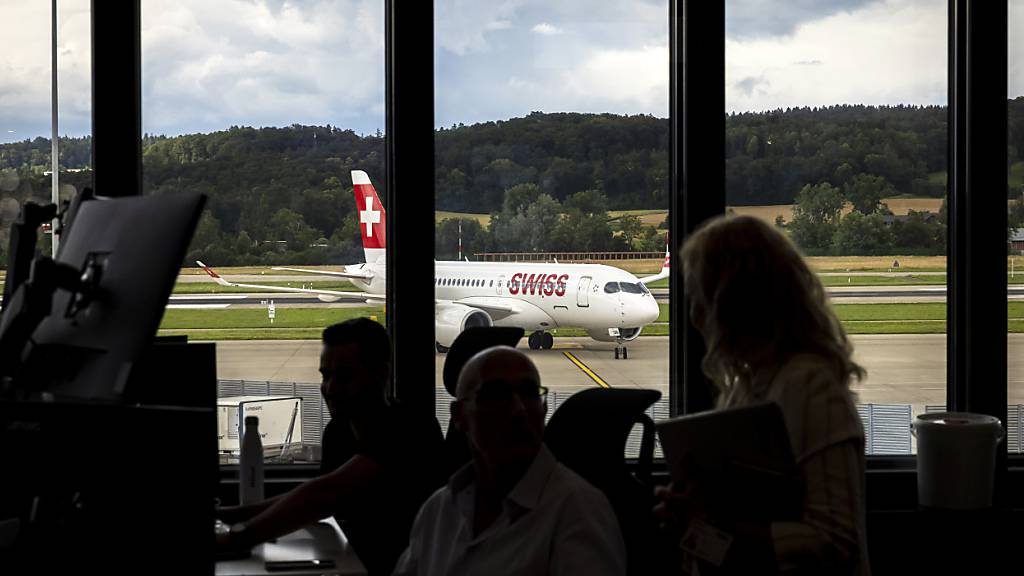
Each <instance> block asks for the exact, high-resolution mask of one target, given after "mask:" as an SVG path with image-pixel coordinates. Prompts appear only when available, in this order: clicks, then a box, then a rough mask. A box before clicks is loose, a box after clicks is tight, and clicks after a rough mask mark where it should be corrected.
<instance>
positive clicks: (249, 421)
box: [238, 416, 263, 506]
mask: <svg viewBox="0 0 1024 576" xmlns="http://www.w3.org/2000/svg"><path fill="white" fill-rule="evenodd" d="M239 464H240V466H239V471H238V499H239V502H240V503H241V504H242V505H243V506H245V505H247V504H255V503H256V502H262V501H263V442H262V441H261V440H260V419H259V418H258V417H256V416H246V417H245V431H244V433H243V434H242V454H241V457H240V458H239Z"/></svg>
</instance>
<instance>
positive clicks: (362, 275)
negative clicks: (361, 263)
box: [271, 266, 373, 280]
mask: <svg viewBox="0 0 1024 576" xmlns="http://www.w3.org/2000/svg"><path fill="white" fill-rule="evenodd" d="M271 270H286V271H288V272H302V273H305V274H323V275H325V276H339V277H341V278H355V279H357V280H372V279H373V272H371V271H369V270H363V271H360V272H335V271H333V270H307V269H306V268H285V267H283V266H274V267H273V268H271Z"/></svg>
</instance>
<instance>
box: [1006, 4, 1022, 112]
mask: <svg viewBox="0 0 1024 576" xmlns="http://www.w3.org/2000/svg"><path fill="white" fill-rule="evenodd" d="M1008 16H1009V17H1008V18H1007V26H1008V27H1009V35H1008V37H1007V42H1006V43H1007V46H1006V48H1007V52H1008V54H1007V64H1008V68H1009V69H1008V74H1009V76H1008V77H1007V86H1006V87H1007V96H1008V97H1010V98H1016V97H1017V96H1024V0H1010V2H1009V15H1008Z"/></svg>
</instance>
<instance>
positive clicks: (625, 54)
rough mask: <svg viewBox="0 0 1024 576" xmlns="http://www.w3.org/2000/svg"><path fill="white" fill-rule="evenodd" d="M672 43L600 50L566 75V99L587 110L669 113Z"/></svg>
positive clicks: (563, 88) (563, 89) (564, 88)
mask: <svg viewBox="0 0 1024 576" xmlns="http://www.w3.org/2000/svg"><path fill="white" fill-rule="evenodd" d="M668 80H669V76H668V45H667V44H663V45H660V46H641V47H640V48H638V49H636V50H607V51H599V52H597V53H595V54H594V55H593V56H592V57H590V58H588V59H587V60H586V61H584V62H582V63H581V64H580V65H579V66H578V67H577V68H574V69H572V70H569V71H567V72H565V73H564V74H563V75H562V82H561V88H560V92H561V93H562V95H563V96H564V100H565V101H566V102H567V103H568V102H577V103H578V105H579V106H580V107H581V108H582V109H585V110H592V111H611V112H622V113H634V114H635V113H644V112H646V113H653V114H655V115H657V116H668Z"/></svg>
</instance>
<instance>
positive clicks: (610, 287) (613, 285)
mask: <svg viewBox="0 0 1024 576" xmlns="http://www.w3.org/2000/svg"><path fill="white" fill-rule="evenodd" d="M618 291H619V283H618V282H609V283H607V284H605V285H604V292H605V294H615V293H616V292H618Z"/></svg>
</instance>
